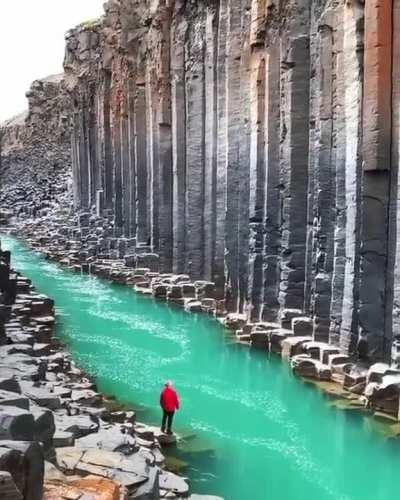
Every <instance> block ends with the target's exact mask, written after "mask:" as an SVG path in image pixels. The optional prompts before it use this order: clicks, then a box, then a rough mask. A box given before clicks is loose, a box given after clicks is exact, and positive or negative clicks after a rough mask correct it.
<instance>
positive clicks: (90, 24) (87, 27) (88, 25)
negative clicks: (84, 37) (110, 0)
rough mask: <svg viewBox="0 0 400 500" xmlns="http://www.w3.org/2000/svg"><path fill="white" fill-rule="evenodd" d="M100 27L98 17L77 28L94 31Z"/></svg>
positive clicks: (99, 18)
mask: <svg viewBox="0 0 400 500" xmlns="http://www.w3.org/2000/svg"><path fill="white" fill-rule="evenodd" d="M100 25H101V17H98V18H96V19H88V20H87V21H84V22H83V23H81V24H80V25H79V26H80V27H81V28H83V29H85V30H95V29H96V28H98V27H99V26H100Z"/></svg>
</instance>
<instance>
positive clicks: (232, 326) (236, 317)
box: [224, 313, 247, 331]
mask: <svg viewBox="0 0 400 500" xmlns="http://www.w3.org/2000/svg"><path fill="white" fill-rule="evenodd" d="M246 323H247V316H246V315H245V314H239V313H229V314H227V315H226V317H225V320H224V325H225V327H226V328H229V330H233V331H236V330H241V329H242V328H243V326H244V325H245V324H246Z"/></svg>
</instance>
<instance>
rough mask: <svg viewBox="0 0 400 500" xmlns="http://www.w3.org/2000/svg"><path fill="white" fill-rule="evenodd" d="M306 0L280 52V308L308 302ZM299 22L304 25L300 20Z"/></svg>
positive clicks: (307, 57)
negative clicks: (303, 17) (306, 268)
mask: <svg viewBox="0 0 400 500" xmlns="http://www.w3.org/2000/svg"><path fill="white" fill-rule="evenodd" d="M308 5H309V2H306V1H305V2H302V4H301V7H303V9H302V14H303V16H305V19H302V18H300V19H291V21H290V23H291V24H290V25H289V26H288V30H287V32H286V33H285V34H284V35H283V37H282V52H281V58H282V59H281V95H282V103H281V131H280V133H281V141H280V143H281V144H280V148H281V149H280V164H281V185H282V213H281V217H282V218H281V230H282V238H281V276H280V290H279V302H280V305H281V307H282V308H289V309H299V310H302V309H303V307H304V285H305V254H306V251H305V250H306V227H307V188H308V140H309V94H310V88H309V85H310V41H309V37H308V35H307V34H305V33H306V32H307V30H308V28H309V27H308V15H309V12H308ZM295 17H297V16H295ZM298 17H300V13H299V16H298ZM301 22H303V23H304V24H303V25H301ZM299 24H300V26H299Z"/></svg>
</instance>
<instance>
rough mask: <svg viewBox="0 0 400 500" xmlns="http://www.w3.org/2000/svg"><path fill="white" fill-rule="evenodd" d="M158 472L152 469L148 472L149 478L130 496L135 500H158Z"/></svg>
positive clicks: (156, 469) (155, 468)
mask: <svg viewBox="0 0 400 500" xmlns="http://www.w3.org/2000/svg"><path fill="white" fill-rule="evenodd" d="M159 482H160V470H159V469H158V468H157V467H152V468H151V469H150V470H149V478H148V480H147V481H146V482H145V483H143V484H142V485H140V486H139V488H137V490H136V491H135V492H134V493H132V494H131V495H130V498H132V499H133V498H135V499H136V500H158V499H159V498H160V484H159Z"/></svg>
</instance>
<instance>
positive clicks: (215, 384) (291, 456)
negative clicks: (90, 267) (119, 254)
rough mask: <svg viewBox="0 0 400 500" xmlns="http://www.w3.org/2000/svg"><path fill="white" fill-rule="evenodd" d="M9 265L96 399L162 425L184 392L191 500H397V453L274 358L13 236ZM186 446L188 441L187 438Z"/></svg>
mask: <svg viewBox="0 0 400 500" xmlns="http://www.w3.org/2000/svg"><path fill="white" fill-rule="evenodd" d="M2 247H3V248H5V249H9V250H11V251H12V263H13V266H14V267H15V268H16V269H18V270H19V271H21V272H22V273H23V274H25V275H26V276H28V277H29V278H30V279H31V280H32V282H33V284H34V285H35V286H36V287H37V289H38V290H39V291H41V292H43V293H45V294H47V295H49V296H50V297H52V298H53V299H54V300H55V301H56V306H57V318H58V319H57V323H58V326H57V335H58V336H59V337H60V338H61V339H62V340H63V342H64V343H65V344H67V346H68V348H69V349H70V351H71V352H72V355H73V357H74V359H75V360H76V361H77V362H78V363H79V365H80V366H82V367H83V368H85V369H86V370H87V371H88V372H89V373H90V374H91V375H92V376H93V377H94V378H95V380H96V381H97V384H98V388H99V390H101V391H103V392H105V393H107V394H110V395H114V396H115V397H116V398H117V399H118V400H120V401H122V402H125V403H127V404H129V405H130V406H132V407H133V408H135V409H137V411H138V419H139V420H140V419H142V420H143V421H145V422H147V423H158V422H159V413H160V412H159V408H158V397H159V391H160V388H161V386H162V383H163V381H164V380H165V379H172V380H173V381H174V383H175V385H176V388H177V390H178V391H179V393H180V396H181V400H182V409H181V411H180V412H179V414H178V415H177V418H176V427H175V428H176V431H177V432H178V433H181V434H183V435H184V436H188V437H187V438H186V439H185V440H184V442H183V443H182V445H181V448H180V449H178V450H176V451H174V454H175V455H176V456H177V457H179V458H180V459H181V460H184V461H187V462H188V463H189V466H188V467H187V469H186V470H185V474H186V475H187V476H188V477H189V478H190V480H191V483H192V486H193V490H195V491H196V492H197V493H210V494H218V495H221V496H223V497H224V498H225V499H226V500H278V499H279V500H303V499H304V500H306V499H307V500H325V499H351V500H387V499H395V498H399V497H400V474H399V466H400V442H398V441H396V440H388V439H384V437H383V436H382V435H381V434H380V433H379V432H377V431H376V429H375V427H376V424H374V423H373V422H372V420H371V419H370V418H368V417H366V416H362V415H358V414H357V415H356V414H352V413H346V412H345V411H342V410H339V409H335V408H332V407H330V406H329V400H328V399H327V398H326V396H324V395H323V394H321V393H320V392H319V391H318V390H316V389H315V388H313V387H312V386H310V385H308V384H305V383H304V382H302V381H300V380H298V379H296V378H295V377H294V376H293V375H292V374H291V372H290V370H289V368H288V366H287V365H286V364H285V363H283V362H282V361H281V360H280V359H279V358H276V357H274V356H271V357H268V356H267V355H266V354H263V353H258V352H252V351H250V350H249V349H248V348H247V347H245V346H242V345H238V344H235V343H233V342H232V341H231V340H230V338H229V336H228V335H227V334H226V333H224V331H223V330H222V329H221V327H220V326H219V325H218V324H217V323H216V322H215V321H213V320H211V319H209V318H207V317H203V316H201V315H190V314H187V313H185V312H183V311H181V310H180V309H177V308H172V307H168V306H167V305H166V304H164V303H161V302H157V301H155V300H153V299H152V298H149V297H144V296H141V295H139V294H136V293H135V292H134V291H132V290H131V289H129V288H128V287H123V286H118V285H114V284H110V283H108V282H106V281H103V280H100V279H98V278H94V277H88V276H79V275H76V274H73V273H71V272H69V271H66V270H64V269H62V268H60V267H58V266H57V265H55V264H52V263H49V262H48V261H46V260H44V259H43V258H41V257H40V256H39V255H37V254H36V253H34V252H32V251H30V250H27V249H26V248H25V247H24V246H23V245H22V244H21V243H19V242H17V241H16V240H15V239H13V238H10V237H3V238H2ZM190 435H191V436H190Z"/></svg>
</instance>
